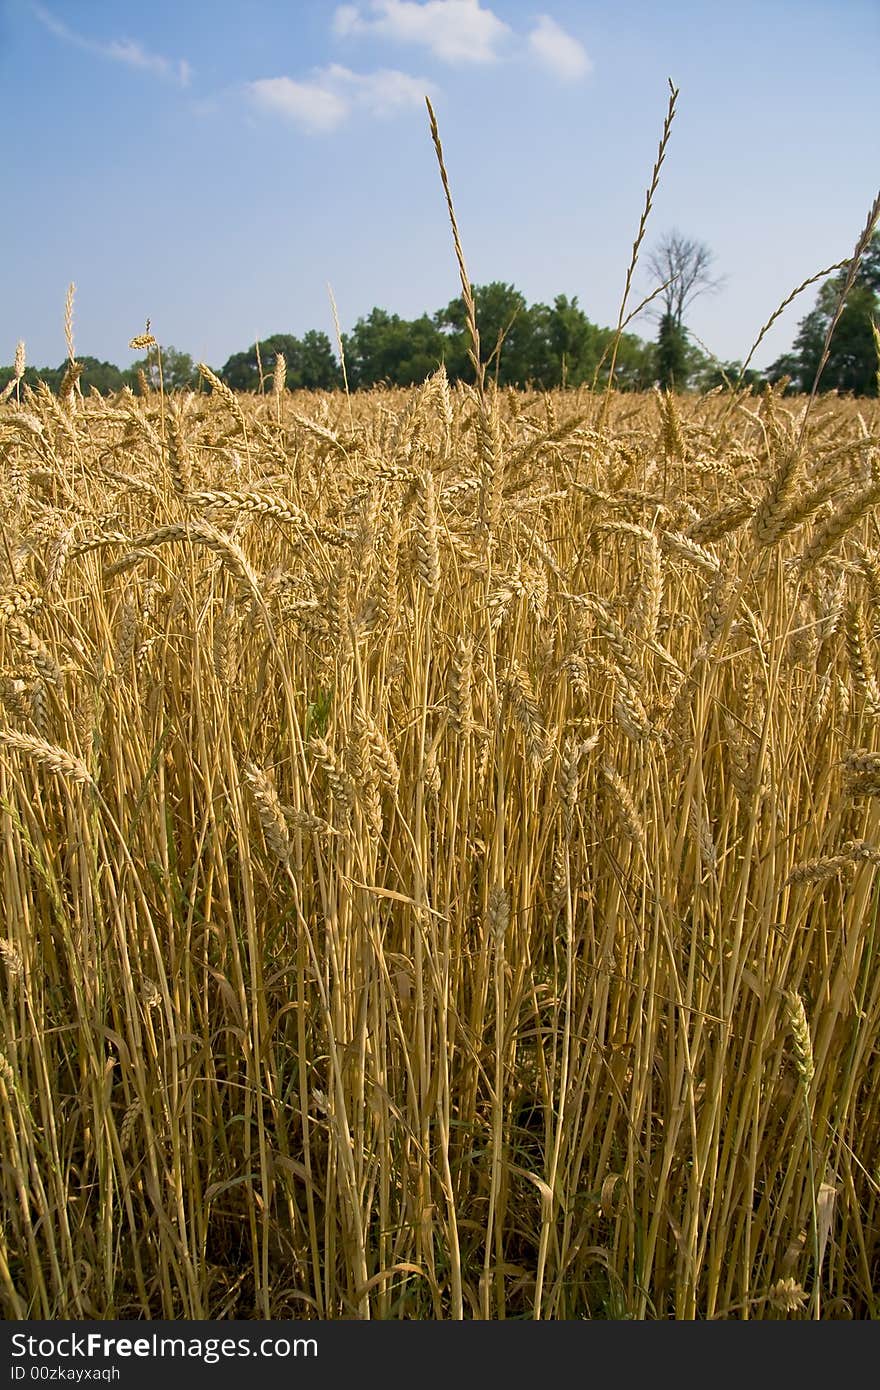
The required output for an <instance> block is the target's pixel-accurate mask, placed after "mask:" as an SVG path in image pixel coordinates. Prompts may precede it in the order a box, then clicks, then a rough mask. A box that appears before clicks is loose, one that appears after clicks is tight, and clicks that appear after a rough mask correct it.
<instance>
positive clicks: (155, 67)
mask: <svg viewBox="0 0 880 1390" xmlns="http://www.w3.org/2000/svg"><path fill="white" fill-rule="evenodd" d="M31 8H32V10H33V12H34V14H35V15H36V17H37V19H38V20H39V21H40V23H41V24H42V25H44V26H45V28H46V29H48V30H49V33H50V34H54V35H55V37H56V38H57V39H61V40H62V41H63V42H64V43H68V44H71V45H72V46H73V47H74V48H79V49H82V50H83V52H85V53H95V54H97V55H98V57H100V58H109V59H110V60H111V61H112V62H114V63H124V64H125V65H126V67H130V68H138V69H139V70H140V71H141V72H147V73H149V74H150V75H151V76H152V77H159V78H161V79H162V81H164V82H174V83H176V84H177V86H178V87H187V86H189V83H190V80H191V78H192V68H191V67H190V65H189V63H188V62H187V61H186V59H185V58H165V57H163V56H162V54H161V53H152V52H150V50H149V49H148V48H145V47H144V45H143V44H141V43H138V42H137V41H136V40H135V39H108V40H102V39H88V38H86V37H85V36H84V35H83V34H78V33H76V31H75V30H73V29H70V28H68V26H67V25H66V24H64V23H62V21H61V20H60V19H56V18H55V16H54V15H53V14H50V12H49V11H48V10H46V9H44V8H43V6H42V5H32V6H31Z"/></svg>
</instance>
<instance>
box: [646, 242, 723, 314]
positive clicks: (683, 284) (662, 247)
mask: <svg viewBox="0 0 880 1390" xmlns="http://www.w3.org/2000/svg"><path fill="white" fill-rule="evenodd" d="M714 259H715V255H714V252H712V251H711V250H710V249H709V247H708V246H707V245H706V243H705V242H702V241H695V240H694V239H693V238H692V237H685V236H682V234H681V232H678V231H675V230H673V231H671V232H669V233H668V234H667V235H666V236H665V237H663V238H662V240H661V241H660V242H658V244H657V246H656V247H655V248H654V250H653V251H652V252H651V253H650V255H648V256H647V257H646V262H647V265H648V268H649V270H650V271H651V273H652V275H654V276H655V277H656V279H657V280H658V281H659V282H660V284H662V285H663V287H664V288H663V290H662V292H661V294H660V301H661V303H662V305H663V311H662V312H663V316H664V317H668V318H669V319H670V320H671V322H672V323H674V325H675V326H676V328H681V326H682V321H683V319H684V313H685V310H686V309H687V308H688V306H689V305H690V304H692V303H693V301H694V300H695V299H696V298H697V296H698V295H701V294H706V293H707V292H709V291H714V290H717V289H718V288H719V286H720V285H721V284H723V276H718V277H713V275H712V274H711V266H712V262H713V261H714Z"/></svg>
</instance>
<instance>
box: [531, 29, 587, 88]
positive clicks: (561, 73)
mask: <svg viewBox="0 0 880 1390" xmlns="http://www.w3.org/2000/svg"><path fill="white" fill-rule="evenodd" d="M529 48H530V49H531V51H532V53H533V55H534V56H535V57H536V58H537V60H538V62H539V63H541V65H542V66H543V67H545V68H547V69H549V71H550V72H552V73H553V74H554V75H555V76H556V77H561V78H562V79H563V80H564V81H566V82H576V81H578V80H579V79H580V78H581V77H586V75H587V73H589V72H592V70H593V64H592V62H591V61H590V57H589V54H588V53H587V50H586V49H585V48H584V46H583V44H582V43H581V42H580V40H579V39H576V38H573V37H572V35H571V34H567V33H566V32H565V30H564V29H563V28H562V26H561V25H560V24H557V23H556V20H555V19H551V17H550V15H548V14H542V15H539V16H538V22H537V24H536V25H535V27H534V29H533V30H532V32H531V33H530V34H529Z"/></svg>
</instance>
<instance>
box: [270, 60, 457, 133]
mask: <svg viewBox="0 0 880 1390" xmlns="http://www.w3.org/2000/svg"><path fill="white" fill-rule="evenodd" d="M245 90H246V92H247V94H248V97H249V98H250V100H251V102H252V103H253V105H254V106H256V107H257V108H258V109H259V110H261V111H264V112H267V113H268V114H270V115H275V116H281V117H283V118H284V119H285V120H288V121H290V122H291V123H292V124H294V125H296V126H299V128H300V129H301V130H304V131H306V132H308V133H309V134H313V135H316V134H322V133H327V132H329V131H333V130H337V129H338V128H339V127H340V126H341V125H343V124H344V123H345V122H346V121H347V120H348V119H349V118H350V117H351V116H352V115H354V114H355V113H357V112H362V113H365V114H367V115H370V116H379V117H382V116H392V115H394V114H395V113H396V112H397V111H400V110H403V109H404V108H405V107H415V106H421V105H422V103H423V102H424V99H425V95H426V94H427V95H430V94H431V92H432V91H433V86H432V84H431V83H430V82H426V81H425V79H424V78H421V77H410V76H409V74H408V73H405V72H397V71H395V70H394V69H393V68H382V69H380V70H379V71H378V72H371V73H358V72H352V71H351V69H350V68H346V67H342V66H341V65H340V64H338V63H331V64H330V65H329V66H328V67H325V68H317V69H315V71H314V72H313V73H312V74H311V75H310V76H309V77H308V78H307V79H305V80H299V79H294V78H292V77H264V78H260V79H258V80H257V81H256V82H248V83H247V84H246V87H245Z"/></svg>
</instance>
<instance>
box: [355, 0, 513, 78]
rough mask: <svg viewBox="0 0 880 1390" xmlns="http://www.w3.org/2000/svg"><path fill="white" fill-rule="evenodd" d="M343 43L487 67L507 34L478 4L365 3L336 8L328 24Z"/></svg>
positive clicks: (471, 0)
mask: <svg viewBox="0 0 880 1390" xmlns="http://www.w3.org/2000/svg"><path fill="white" fill-rule="evenodd" d="M333 28H334V30H335V31H336V33H337V34H338V35H339V36H340V37H342V38H346V37H348V36H349V35H353V34H365V35H370V36H373V37H377V38H384V39H390V40H392V41H393V42H395V43H411V44H417V45H419V46H421V47H423V48H427V49H428V50H429V52H430V53H432V54H433V56H434V57H435V58H439V59H441V61H442V62H444V63H456V64H457V63H493V62H495V61H496V60H497V59H498V58H499V57H500V49H501V47H502V45H503V44H504V42H505V40H506V39H508V38H509V36H510V34H511V32H512V31H511V29H510V26H509V25H508V24H505V23H504V21H503V20H502V19H499V18H498V16H497V15H496V14H495V13H494V12H493V11H492V10H490V9H488V8H484V6H482V5H481V4H480V0H425V3H423V4H419V3H417V0H369V3H368V4H367V5H363V4H358V5H340V6H339V8H338V9H337V11H336V14H335V15H334V18H333Z"/></svg>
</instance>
